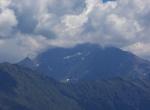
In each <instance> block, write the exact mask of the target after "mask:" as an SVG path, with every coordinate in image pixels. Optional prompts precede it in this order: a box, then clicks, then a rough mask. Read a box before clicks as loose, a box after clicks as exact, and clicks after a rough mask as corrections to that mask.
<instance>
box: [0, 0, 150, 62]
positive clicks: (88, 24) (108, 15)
mask: <svg viewBox="0 0 150 110" xmlns="http://www.w3.org/2000/svg"><path fill="white" fill-rule="evenodd" d="M2 1H3V2H1V3H0V7H1V8H0V18H1V19H0V35H1V36H2V35H3V36H9V35H11V38H8V39H7V38H5V39H2V38H1V39H0V53H2V54H3V57H4V56H8V57H10V58H12V59H17V58H18V59H21V58H23V57H25V56H27V55H33V56H34V55H36V54H37V53H39V52H40V51H41V50H43V49H45V48H47V47H49V46H51V45H55V46H64V47H69V46H73V45H76V44H78V43H85V42H91V43H98V44H101V45H104V46H105V45H111V46H116V47H119V48H122V49H125V50H130V51H131V52H134V53H136V54H137V55H140V56H144V57H145V56H148V54H150V52H149V49H147V48H146V47H148V46H149V45H150V38H149V35H150V23H149V19H150V7H149V6H150V1H149V0H144V1H143V0H116V1H109V2H106V3H102V1H101V0H58V1H56V0H36V2H35V0H2ZM12 1H13V2H12ZM18 33H19V34H18ZM3 48H6V49H5V50H4V49H3ZM145 48H146V49H145ZM141 49H143V50H142V51H140V50H141ZM10 50H13V51H14V52H12V53H11V54H10ZM17 50H19V53H21V52H22V51H23V52H24V53H25V54H24V55H17V52H18V51H17ZM11 56H12V57H11ZM13 56H14V57H16V58H14V57H13ZM5 59H8V58H5Z"/></svg>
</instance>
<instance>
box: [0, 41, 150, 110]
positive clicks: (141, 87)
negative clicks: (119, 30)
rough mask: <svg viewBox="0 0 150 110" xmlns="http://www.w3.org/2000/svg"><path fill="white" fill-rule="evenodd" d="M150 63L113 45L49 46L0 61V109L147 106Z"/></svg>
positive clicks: (138, 109)
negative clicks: (11, 60)
mask: <svg viewBox="0 0 150 110" xmlns="http://www.w3.org/2000/svg"><path fill="white" fill-rule="evenodd" d="M149 76H150V62H149V61H147V60H144V59H142V58H140V57H138V56H136V55H134V54H132V53H130V52H127V51H123V50H121V49H118V48H115V47H101V46H99V45H95V44H82V45H78V46H75V47H72V48H60V47H53V48H50V49H48V50H47V51H45V52H42V53H41V54H40V55H39V56H37V57H36V58H35V59H30V58H25V59H24V60H22V61H21V62H19V63H17V64H10V63H1V64H0V110H42V109H43V110H149V109H150V78H149Z"/></svg>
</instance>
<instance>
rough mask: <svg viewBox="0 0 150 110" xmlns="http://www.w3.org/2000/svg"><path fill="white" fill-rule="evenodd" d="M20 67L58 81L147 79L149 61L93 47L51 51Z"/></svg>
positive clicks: (58, 48)
mask: <svg viewBox="0 0 150 110" xmlns="http://www.w3.org/2000/svg"><path fill="white" fill-rule="evenodd" d="M28 62H29V63H28ZM31 62H32V63H31ZM19 64H20V65H22V66H25V67H29V68H32V69H34V70H38V71H41V72H42V73H45V74H47V75H49V76H51V77H53V78H55V79H57V80H61V81H70V80H71V81H78V80H97V79H109V78H114V77H132V78H134V79H135V78H149V77H150V62H149V61H146V60H143V59H142V58H139V57H137V56H136V55H134V54H132V53H130V52H126V51H123V50H121V49H118V48H115V47H101V46H99V45H95V44H82V45H77V46H75V47H72V48H60V47H55V48H51V49H48V50H47V51H45V52H43V53H41V54H40V55H39V56H37V57H36V58H35V59H33V60H30V61H29V59H28V60H27V61H26V60H23V61H21V62H20V63H19ZM31 64H32V65H31Z"/></svg>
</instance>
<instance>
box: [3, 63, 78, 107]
mask: <svg viewBox="0 0 150 110" xmlns="http://www.w3.org/2000/svg"><path fill="white" fill-rule="evenodd" d="M57 84H59V83H57V82H56V81H55V80H53V79H51V78H49V77H46V76H44V75H40V73H37V72H34V71H32V70H30V69H27V68H23V67H20V66H18V65H11V64H9V63H4V64H0V110H42V109H43V110H60V109H61V110H81V109H80V108H79V107H78V104H77V102H76V101H74V100H72V99H70V98H69V97H66V96H64V95H63V94H61V92H60V91H59V90H58V89H57V86H56V85H57ZM58 105H59V106H58Z"/></svg>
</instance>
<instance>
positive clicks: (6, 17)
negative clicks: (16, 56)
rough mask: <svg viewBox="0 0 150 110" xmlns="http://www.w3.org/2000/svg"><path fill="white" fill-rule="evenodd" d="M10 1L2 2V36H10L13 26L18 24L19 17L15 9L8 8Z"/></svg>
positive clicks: (0, 14)
mask: <svg viewBox="0 0 150 110" xmlns="http://www.w3.org/2000/svg"><path fill="white" fill-rule="evenodd" d="M9 3H10V1H9V2H8V1H7V2H6V1H3V0H2V1H1V2H0V37H1V38H2V37H8V36H9V35H10V34H11V32H12V31H13V28H14V27H15V26H17V23H18V21H17V19H16V16H15V13H14V11H13V10H10V9H9V8H7V6H8V5H9Z"/></svg>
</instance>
